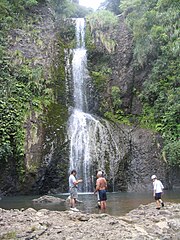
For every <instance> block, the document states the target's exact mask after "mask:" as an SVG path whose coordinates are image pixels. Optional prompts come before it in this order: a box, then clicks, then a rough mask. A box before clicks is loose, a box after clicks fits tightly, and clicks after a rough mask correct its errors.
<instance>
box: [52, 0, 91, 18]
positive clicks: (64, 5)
mask: <svg viewBox="0 0 180 240" xmlns="http://www.w3.org/2000/svg"><path fill="white" fill-rule="evenodd" d="M51 3H52V6H53V7H54V10H55V12H56V16H57V17H60V18H65V17H71V18H72V17H73V18H77V17H85V16H86V15H87V14H89V13H90V12H92V10H91V9H88V8H86V7H83V6H80V5H79V4H77V3H75V2H73V1H70V0H51Z"/></svg>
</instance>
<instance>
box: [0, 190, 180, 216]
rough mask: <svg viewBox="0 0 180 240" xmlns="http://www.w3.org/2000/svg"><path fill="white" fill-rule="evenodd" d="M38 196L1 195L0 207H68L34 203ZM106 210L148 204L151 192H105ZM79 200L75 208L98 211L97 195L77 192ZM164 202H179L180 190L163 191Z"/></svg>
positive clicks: (111, 211)
mask: <svg viewBox="0 0 180 240" xmlns="http://www.w3.org/2000/svg"><path fill="white" fill-rule="evenodd" d="M54 196H55V197H60V198H63V199H67V197H68V194H58V195H54ZM38 197H39V196H15V197H3V198H2V199H1V200H0V208H4V209H15V208H16V209H21V208H24V209H27V208H29V207H32V208H34V209H36V210H40V209H43V208H45V209H49V210H56V211H65V210H68V209H69V204H68V203H67V202H62V203H58V204H57V203H56V204H54V203H48V204H47V203H46V204H35V203H33V202H32V200H33V199H35V198H38ZM107 197H108V200H107V210H106V213H108V214H110V215H114V216H121V215H124V214H126V213H127V212H129V211H130V210H132V209H134V208H136V207H138V206H139V205H140V204H148V203H151V202H154V199H153V197H152V193H151V192H148V193H147V192H145V193H125V192H118V193H107ZM79 200H80V201H82V202H83V203H78V204H77V208H79V209H80V210H81V211H83V212H86V213H99V212H100V211H99V209H98V208H96V207H97V197H96V195H94V194H91V193H88V194H79ZM163 200H164V201H165V202H176V203H178V202H180V190H178V191H165V193H164V195H163Z"/></svg>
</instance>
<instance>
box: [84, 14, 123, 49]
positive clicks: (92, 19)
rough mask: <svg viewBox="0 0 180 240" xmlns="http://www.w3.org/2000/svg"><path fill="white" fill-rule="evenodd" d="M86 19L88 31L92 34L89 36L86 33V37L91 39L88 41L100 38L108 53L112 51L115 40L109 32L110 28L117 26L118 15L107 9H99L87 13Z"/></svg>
mask: <svg viewBox="0 0 180 240" xmlns="http://www.w3.org/2000/svg"><path fill="white" fill-rule="evenodd" d="M86 19H87V25H88V33H89V32H90V33H91V35H92V36H91V38H90V35H88V38H89V39H93V40H91V41H89V42H88V43H90V42H95V41H97V40H98V39H100V41H101V43H102V45H103V46H104V47H105V48H106V50H107V51H108V53H112V52H114V51H115V46H116V42H115V40H114V39H113V37H112V35H110V34H109V32H112V30H113V29H114V28H115V27H116V26H117V24H118V17H117V16H116V15H115V14H114V13H112V12H110V11H108V10H100V11H97V12H94V13H92V14H90V15H88V16H87V18H86ZM108 31H109V32H108ZM91 46H92V44H91Z"/></svg>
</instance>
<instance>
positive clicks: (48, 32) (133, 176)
mask: <svg viewBox="0 0 180 240" xmlns="http://www.w3.org/2000/svg"><path fill="white" fill-rule="evenodd" d="M34 14H36V15H37V16H39V18H40V19H41V21H39V22H38V25H37V24H35V25H34V28H35V30H37V32H36V34H38V35H37V39H38V40H37V41H36V42H34V38H32V39H31V37H29V34H28V32H24V31H22V30H19V29H14V30H13V31H12V34H11V36H10V39H9V41H10V45H11V47H10V51H12V53H14V52H17V51H16V50H18V51H21V52H22V54H23V56H24V58H29V59H31V60H32V62H31V63H32V64H33V65H34V66H37V65H40V66H43V70H44V79H45V80H48V79H50V78H51V79H52V78H54V81H53V86H54V88H52V91H53V92H54V96H55V101H54V100H53V101H52V103H51V104H50V105H49V106H48V107H46V108H45V109H43V111H42V112H40V113H37V112H34V111H32V112H31V113H30V114H29V117H28V118H27V119H26V121H25V126H24V127H25V130H26V142H25V148H26V154H25V165H26V171H27V172H26V177H25V181H24V184H23V186H22V185H21V186H17V185H16V179H15V177H14V175H13V174H12V175H10V174H9V172H6V173H5V175H4V181H3V183H1V186H3V187H2V188H1V189H2V191H3V192H6V191H7V192H17V191H21V192H22V193H38V194H39V193H47V192H48V191H51V192H57V191H60V192H64V191H68V182H67V179H68V167H69V159H68V156H69V142H68V140H67V139H68V138H67V133H66V122H67V119H68V115H69V113H68V106H67V102H68V100H67V99H66V98H67V96H66V91H65V75H64V72H65V70H62V69H64V67H65V66H64V47H62V45H63V44H62V41H59V37H60V36H61V37H62V38H64V39H67V38H69V34H68V31H65V30H66V29H65V28H63V27H62V28H61V30H60V31H62V32H61V33H60V36H58V35H57V29H56V28H55V22H54V16H53V14H52V11H51V10H50V9H49V7H48V6H42V8H41V9H38V11H37V12H35V13H34ZM67 26H68V25H67ZM67 26H66V27H67ZM62 34H63V36H62ZM114 34H115V36H116V42H117V45H116V50H115V52H114V53H112V55H111V56H110V58H109V59H110V62H109V63H108V64H109V67H111V69H112V76H111V79H109V80H108V81H107V85H106V89H105V92H104V95H101V98H103V99H105V101H106V100H107V101H108V99H109V98H110V97H109V91H110V89H111V87H112V86H119V88H120V89H121V93H120V98H121V100H122V107H123V110H124V111H125V112H126V113H132V114H135V115H136V114H139V113H140V112H141V104H140V102H139V100H138V98H137V97H136V96H135V94H134V92H136V91H138V90H139V89H141V87H142V82H143V79H144V78H145V76H146V75H147V74H148V69H145V70H144V71H143V72H139V73H138V72H136V73H135V72H134V69H133V66H132V55H133V54H132V44H133V43H132V36H131V34H130V33H129V31H128V29H127V28H126V25H125V23H124V19H123V17H122V16H120V18H119V29H118V30H117V31H116V32H115V33H114ZM70 35H71V36H73V34H72V33H71V34H70ZM62 38H61V39H62ZM17 39H19V40H18V41H17ZM68 41H69V40H67V42H68ZM30 49H31V50H30ZM104 51H105V49H104V47H102V48H101V44H100V42H98V48H97V52H94V63H95V61H96V59H97V58H98V56H99V54H100V55H101V56H102V55H103V54H104ZM14 61H16V64H21V63H20V62H17V61H19V60H18V58H16V57H15V58H14ZM50 84H52V82H51V83H50ZM95 100H97V99H96V96H95ZM95 108H96V109H95V111H96V112H98V111H97V108H98V104H96V107H95ZM92 109H93V107H92ZM42 116H43V120H42ZM110 125H111V128H112V133H113V138H114V139H115V141H116V145H117V147H118V151H119V153H120V158H119V159H115V162H114V163H113V164H114V167H113V168H114V169H115V171H114V175H113V176H112V173H111V169H110V168H109V167H108V166H109V162H107V164H106V165H107V167H106V169H105V170H106V174H107V178H108V182H109V186H108V188H109V191H113V190H115V191H142V190H149V189H151V188H152V183H151V180H150V176H151V175H152V174H157V175H158V177H159V178H160V179H161V180H162V182H163V184H164V185H165V187H166V188H168V187H172V186H173V184H174V182H176V185H177V186H178V184H179V182H178V181H177V177H173V178H172V174H171V173H170V174H169V175H168V172H167V166H166V163H165V162H164V161H163V159H162V158H161V155H160V150H161V140H160V137H159V136H157V135H156V134H154V133H152V132H150V131H148V130H145V129H140V128H137V127H136V126H131V127H130V126H126V125H116V124H110ZM8 174H9V177H8V178H6V176H7V175H8ZM178 174H179V172H178V171H177V176H178Z"/></svg>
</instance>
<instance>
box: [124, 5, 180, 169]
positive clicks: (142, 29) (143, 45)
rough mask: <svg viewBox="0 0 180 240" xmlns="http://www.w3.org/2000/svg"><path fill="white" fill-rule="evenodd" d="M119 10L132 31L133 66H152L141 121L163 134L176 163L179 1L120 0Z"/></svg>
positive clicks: (179, 100) (166, 148) (179, 103)
mask: <svg viewBox="0 0 180 240" xmlns="http://www.w3.org/2000/svg"><path fill="white" fill-rule="evenodd" d="M121 9H122V10H123V11H124V13H125V15H126V21H127V24H128V26H129V27H130V29H131V30H132V33H133V37H134V61H135V62H136V66H137V65H139V68H141V67H144V66H147V65H150V66H152V70H151V73H150V75H149V78H148V79H147V80H146V81H145V82H144V89H143V91H142V92H141V94H140V98H141V100H142V104H143V114H142V116H141V120H140V121H141V124H143V126H144V125H145V126H148V127H149V128H153V129H154V130H156V131H158V132H160V133H161V134H162V136H163V138H164V142H165V146H164V152H166V155H167V156H168V157H167V158H168V161H169V163H170V164H173V165H175V164H177V165H179V155H178V154H179V153H178V152H177V149H176V148H177V147H178V146H179V144H178V141H179V133H180V132H179V109H180V97H179V94H178V93H179V91H180V89H179V79H180V71H179V66H180V60H179V54H180V48H179V43H180V42H179V35H180V31H179V29H180V28H179V9H180V2H179V1H178V0H172V1H170V0H150V1H143V0H122V1H121ZM173 152H174V153H173Z"/></svg>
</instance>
